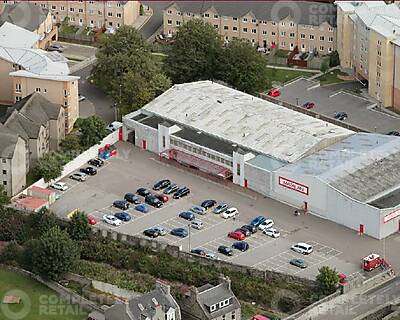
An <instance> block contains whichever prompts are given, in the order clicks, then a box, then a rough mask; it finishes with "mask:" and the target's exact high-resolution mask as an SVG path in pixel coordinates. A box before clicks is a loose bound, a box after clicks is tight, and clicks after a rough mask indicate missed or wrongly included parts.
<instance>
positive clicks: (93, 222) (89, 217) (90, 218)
mask: <svg viewBox="0 0 400 320" xmlns="http://www.w3.org/2000/svg"><path fill="white" fill-rule="evenodd" d="M87 220H88V224H90V225H91V226H94V225H95V224H96V223H97V220H96V218H95V217H93V216H87Z"/></svg>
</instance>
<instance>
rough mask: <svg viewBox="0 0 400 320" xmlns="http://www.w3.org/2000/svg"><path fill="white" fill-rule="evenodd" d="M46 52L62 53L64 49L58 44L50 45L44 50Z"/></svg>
mask: <svg viewBox="0 0 400 320" xmlns="http://www.w3.org/2000/svg"><path fill="white" fill-rule="evenodd" d="M46 50H47V51H56V52H59V53H62V52H63V51H64V47H63V46H62V45H60V44H55V43H54V44H51V45H49V46H48V47H47V48H46Z"/></svg>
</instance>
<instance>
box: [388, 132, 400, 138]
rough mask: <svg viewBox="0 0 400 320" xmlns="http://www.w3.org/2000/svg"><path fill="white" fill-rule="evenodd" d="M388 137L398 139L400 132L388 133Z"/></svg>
mask: <svg viewBox="0 0 400 320" xmlns="http://www.w3.org/2000/svg"><path fill="white" fill-rule="evenodd" d="M388 136H396V137H400V132H398V131H390V132H388Z"/></svg>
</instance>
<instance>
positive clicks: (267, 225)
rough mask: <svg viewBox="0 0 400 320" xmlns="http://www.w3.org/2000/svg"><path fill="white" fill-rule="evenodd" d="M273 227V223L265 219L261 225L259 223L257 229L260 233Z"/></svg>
mask: <svg viewBox="0 0 400 320" xmlns="http://www.w3.org/2000/svg"><path fill="white" fill-rule="evenodd" d="M273 226H274V221H273V220H272V219H266V220H265V221H264V222H263V223H261V224H260V225H259V226H258V228H259V229H260V230H262V231H264V230H265V229H269V228H272V227H273Z"/></svg>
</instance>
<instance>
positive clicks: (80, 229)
mask: <svg viewBox="0 0 400 320" xmlns="http://www.w3.org/2000/svg"><path fill="white" fill-rule="evenodd" d="M67 230H68V234H69V236H70V237H71V239H72V240H75V241H81V240H86V239H89V237H90V226H89V223H88V218H87V217H86V215H85V213H83V212H81V211H79V212H77V213H76V214H74V215H73V216H72V218H71V220H70V221H69V223H68V228H67Z"/></svg>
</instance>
